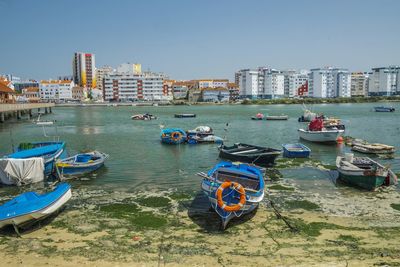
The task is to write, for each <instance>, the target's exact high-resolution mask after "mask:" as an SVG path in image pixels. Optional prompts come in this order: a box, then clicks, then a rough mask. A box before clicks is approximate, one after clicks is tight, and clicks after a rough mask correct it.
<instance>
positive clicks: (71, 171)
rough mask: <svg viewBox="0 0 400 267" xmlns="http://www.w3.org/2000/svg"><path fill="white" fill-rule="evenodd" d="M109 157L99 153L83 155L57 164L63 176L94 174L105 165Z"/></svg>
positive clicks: (93, 152)
mask: <svg viewBox="0 0 400 267" xmlns="http://www.w3.org/2000/svg"><path fill="white" fill-rule="evenodd" d="M107 158H108V155H107V154H105V153H102V152H99V151H92V152H88V153H81V154H77V155H75V156H72V157H69V158H66V159H63V160H59V161H57V163H56V167H57V169H58V172H59V173H60V174H61V175H79V174H85V173H89V172H93V171H95V170H97V169H99V168H101V167H102V166H103V165H104V162H105V161H106V159H107Z"/></svg>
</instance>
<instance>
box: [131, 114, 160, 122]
mask: <svg viewBox="0 0 400 267" xmlns="http://www.w3.org/2000/svg"><path fill="white" fill-rule="evenodd" d="M131 119H132V120H141V121H149V120H156V119H157V117H156V116H154V115H152V114H149V113H144V114H136V115H133V116H132V117H131Z"/></svg>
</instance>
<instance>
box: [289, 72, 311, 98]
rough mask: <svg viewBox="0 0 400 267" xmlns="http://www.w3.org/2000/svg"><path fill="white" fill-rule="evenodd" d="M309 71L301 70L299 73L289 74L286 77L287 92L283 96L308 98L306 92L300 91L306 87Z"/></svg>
mask: <svg viewBox="0 0 400 267" xmlns="http://www.w3.org/2000/svg"><path fill="white" fill-rule="evenodd" d="M309 73H310V72H309V71H307V70H301V71H300V72H291V73H289V74H288V75H287V78H286V76H285V78H286V79H287V80H288V81H287V83H288V85H287V88H288V89H287V92H285V95H286V96H288V97H296V96H308V91H304V90H301V89H303V88H305V87H307V82H308V76H309Z"/></svg>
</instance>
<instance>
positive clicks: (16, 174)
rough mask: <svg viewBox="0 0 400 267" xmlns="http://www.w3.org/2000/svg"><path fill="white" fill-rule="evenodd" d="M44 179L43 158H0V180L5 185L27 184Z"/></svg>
mask: <svg viewBox="0 0 400 267" xmlns="http://www.w3.org/2000/svg"><path fill="white" fill-rule="evenodd" d="M43 180H44V159H43V158H41V157H34V158H27V159H10V158H3V159H0V182H1V183H2V184H6V185H17V186H22V185H27V184H33V183H37V182H41V181H43Z"/></svg>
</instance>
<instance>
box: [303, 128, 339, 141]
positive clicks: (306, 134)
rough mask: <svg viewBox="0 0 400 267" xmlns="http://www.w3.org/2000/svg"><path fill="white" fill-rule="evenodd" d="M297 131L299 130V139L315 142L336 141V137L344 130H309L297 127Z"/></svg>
mask: <svg viewBox="0 0 400 267" xmlns="http://www.w3.org/2000/svg"><path fill="white" fill-rule="evenodd" d="M297 131H298V132H299V136H300V138H301V139H304V140H307V141H310V142H317V143H329V142H336V140H337V139H338V137H339V136H341V135H342V134H343V133H344V130H321V131H310V130H304V129H298V130H297Z"/></svg>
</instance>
